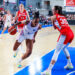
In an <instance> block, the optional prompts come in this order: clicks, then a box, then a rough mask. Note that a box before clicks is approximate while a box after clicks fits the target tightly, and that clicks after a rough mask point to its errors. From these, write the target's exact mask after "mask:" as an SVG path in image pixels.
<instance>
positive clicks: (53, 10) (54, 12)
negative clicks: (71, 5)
mask: <svg viewBox="0 0 75 75" xmlns="http://www.w3.org/2000/svg"><path fill="white" fill-rule="evenodd" d="M52 12H53V15H54V14H56V13H57V10H55V7H54V8H53V9H52Z"/></svg>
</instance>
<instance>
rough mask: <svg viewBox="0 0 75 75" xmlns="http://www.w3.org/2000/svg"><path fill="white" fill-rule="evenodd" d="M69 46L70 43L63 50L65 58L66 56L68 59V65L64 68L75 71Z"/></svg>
mask: <svg viewBox="0 0 75 75" xmlns="http://www.w3.org/2000/svg"><path fill="white" fill-rule="evenodd" d="M69 44H70V43H68V44H67V45H66V47H65V48H64V49H63V51H64V54H65V56H66V58H67V65H66V66H65V67H64V68H65V69H73V65H72V63H71V58H70V54H69V51H68V50H67V47H68V45H69Z"/></svg>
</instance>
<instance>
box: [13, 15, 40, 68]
mask: <svg viewBox="0 0 75 75" xmlns="http://www.w3.org/2000/svg"><path fill="white" fill-rule="evenodd" d="M21 23H24V24H25V26H24V27H23V30H22V31H21V33H20V35H19V37H18V38H17V40H16V42H15V44H14V48H13V51H14V54H16V53H17V49H18V47H19V46H20V45H21V43H22V42H23V41H24V40H26V53H25V54H24V55H23V56H22V58H20V59H19V61H18V67H21V61H22V60H24V59H26V58H27V57H29V56H30V54H31V53H32V48H33V43H34V42H35V36H36V34H37V31H38V30H39V29H41V25H40V24H39V15H35V17H34V19H33V20H32V21H29V20H27V21H26V22H25V21H21ZM21 23H20V24H21ZM17 25H18V24H17ZM15 26H16V25H15Z"/></svg>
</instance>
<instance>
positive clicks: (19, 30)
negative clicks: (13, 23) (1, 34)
mask: <svg viewBox="0 0 75 75" xmlns="http://www.w3.org/2000/svg"><path fill="white" fill-rule="evenodd" d="M17 29H18V32H19V33H20V32H21V31H22V30H23V29H22V28H17ZM18 49H19V50H21V52H22V54H24V53H25V50H24V49H23V43H21V45H20V46H19V48H18Z"/></svg>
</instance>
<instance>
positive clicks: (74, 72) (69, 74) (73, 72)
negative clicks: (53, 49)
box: [67, 71, 75, 75]
mask: <svg viewBox="0 0 75 75" xmlns="http://www.w3.org/2000/svg"><path fill="white" fill-rule="evenodd" d="M73 73H75V71H72V72H70V73H68V74H67V75H70V74H73Z"/></svg>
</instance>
